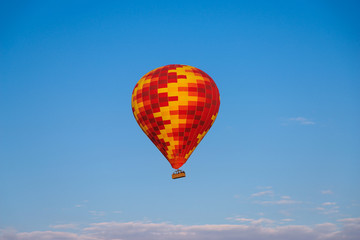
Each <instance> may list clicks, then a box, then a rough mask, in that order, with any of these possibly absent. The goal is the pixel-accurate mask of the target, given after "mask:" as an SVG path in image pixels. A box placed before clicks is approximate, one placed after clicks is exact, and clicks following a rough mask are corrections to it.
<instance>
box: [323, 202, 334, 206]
mask: <svg viewBox="0 0 360 240" xmlns="http://www.w3.org/2000/svg"><path fill="white" fill-rule="evenodd" d="M322 205H323V206H333V205H336V202H324V203H323V204H322Z"/></svg>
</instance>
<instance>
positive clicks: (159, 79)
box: [131, 64, 220, 179]
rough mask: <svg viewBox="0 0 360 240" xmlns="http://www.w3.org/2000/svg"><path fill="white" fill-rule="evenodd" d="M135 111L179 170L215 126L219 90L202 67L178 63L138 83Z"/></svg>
mask: <svg viewBox="0 0 360 240" xmlns="http://www.w3.org/2000/svg"><path fill="white" fill-rule="evenodd" d="M131 105H132V111H133V114H134V116H135V119H136V121H137V123H138V124H139V125H140V127H141V129H142V130H143V131H144V133H145V134H146V135H147V136H148V137H149V138H150V140H151V141H152V142H153V143H154V144H155V146H156V147H157V148H158V149H159V150H160V152H161V153H162V154H163V155H164V156H165V158H166V159H167V160H168V161H169V163H170V164H171V166H172V167H173V168H174V169H175V170H176V171H175V172H174V173H173V175H172V178H173V179H176V178H180V177H185V172H184V171H182V170H180V169H179V168H180V167H181V166H182V165H184V164H185V162H186V161H187V160H188V158H189V157H190V155H191V154H192V153H193V151H194V150H195V148H196V146H197V145H198V144H199V143H200V141H201V140H202V139H203V138H204V136H205V134H206V133H207V132H208V131H209V129H210V128H211V126H212V125H213V123H214V121H215V119H216V116H217V114H218V111H219V107H220V94H219V90H218V88H217V86H216V84H215V82H214V81H213V80H212V78H211V77H210V76H209V75H207V74H206V73H205V72H203V71H202V70H200V69H198V68H195V67H191V66H187V65H179V64H171V65H166V66H163V67H159V68H156V69H154V70H152V71H150V72H149V73H147V74H145V75H144V76H143V77H142V78H141V79H140V80H139V82H138V83H137V84H136V86H135V88H134V90H133V93H132V97H131Z"/></svg>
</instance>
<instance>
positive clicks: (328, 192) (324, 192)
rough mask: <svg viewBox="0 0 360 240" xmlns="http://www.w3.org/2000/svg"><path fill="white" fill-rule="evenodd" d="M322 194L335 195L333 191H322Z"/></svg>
mask: <svg viewBox="0 0 360 240" xmlns="http://www.w3.org/2000/svg"><path fill="white" fill-rule="evenodd" d="M321 194H333V191H331V190H322V191H321Z"/></svg>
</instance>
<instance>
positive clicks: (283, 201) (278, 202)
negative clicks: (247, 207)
mask: <svg viewBox="0 0 360 240" xmlns="http://www.w3.org/2000/svg"><path fill="white" fill-rule="evenodd" d="M255 203H258V204H264V205H266V204H273V205H287V204H299V203H301V201H295V200H292V199H280V200H270V201H256V202H255Z"/></svg>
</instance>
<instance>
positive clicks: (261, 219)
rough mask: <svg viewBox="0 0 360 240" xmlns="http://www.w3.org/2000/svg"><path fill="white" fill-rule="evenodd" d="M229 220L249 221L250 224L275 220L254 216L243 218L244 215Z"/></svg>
mask: <svg viewBox="0 0 360 240" xmlns="http://www.w3.org/2000/svg"><path fill="white" fill-rule="evenodd" d="M227 219H228V220H233V221H237V222H242V223H248V224H256V225H258V224H272V223H274V222H275V221H274V220H271V219H268V218H259V219H252V218H243V217H234V218H233V217H231V218H227Z"/></svg>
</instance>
